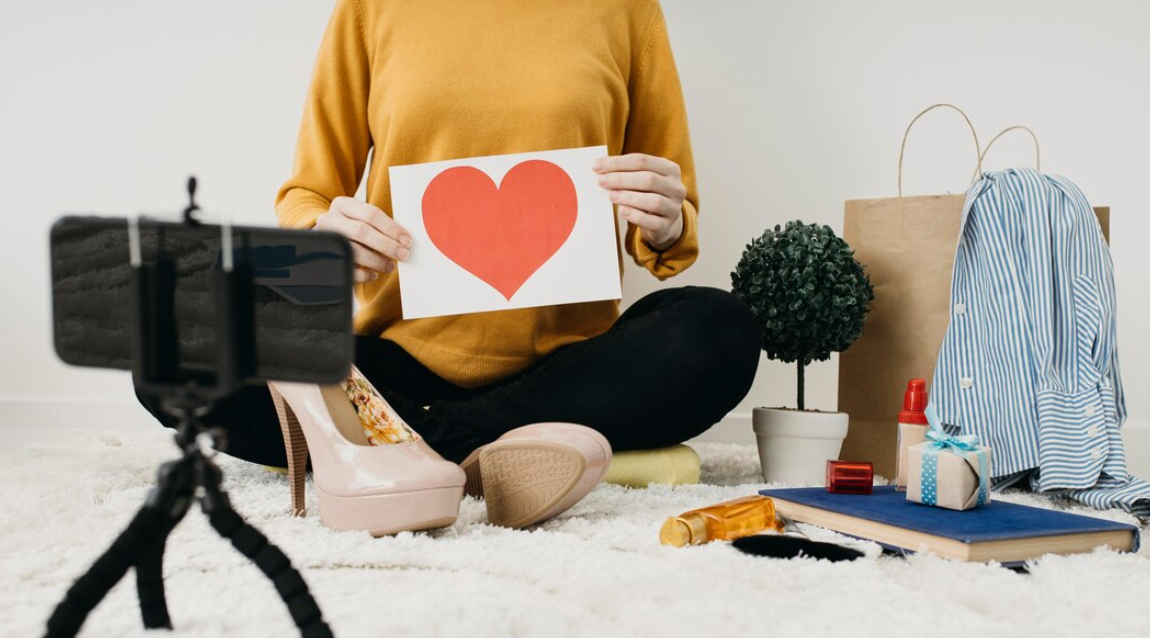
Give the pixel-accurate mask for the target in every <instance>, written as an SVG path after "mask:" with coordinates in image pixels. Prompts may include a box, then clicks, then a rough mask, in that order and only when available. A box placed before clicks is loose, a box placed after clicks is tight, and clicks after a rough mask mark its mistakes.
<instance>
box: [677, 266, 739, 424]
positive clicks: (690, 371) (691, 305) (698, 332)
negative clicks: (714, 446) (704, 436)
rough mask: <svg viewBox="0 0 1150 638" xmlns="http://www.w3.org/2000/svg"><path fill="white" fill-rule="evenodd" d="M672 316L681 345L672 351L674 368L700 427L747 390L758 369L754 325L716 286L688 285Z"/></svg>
mask: <svg viewBox="0 0 1150 638" xmlns="http://www.w3.org/2000/svg"><path fill="white" fill-rule="evenodd" d="M683 295H684V296H683V297H682V298H681V303H680V305H679V307H678V311H679V312H676V319H675V322H674V323H675V328H674V331H675V332H676V334H675V336H674V338H675V339H676V340H678V341H679V342H680V343H682V344H684V347H683V348H675V349H673V350H674V351H676V352H677V353H678V354H677V358H678V361H675V362H668V365H670V366H673V367H670V368H668V369H678V370H680V371H681V372H682V374H681V375H680V376H681V378H682V381H683V382H684V383H685V384H686V386H687V387H684V388H683V389H682V390H683V391H684V393H685V396H691V397H693V399H692V401H691V403H693V404H694V408H695V409H697V410H698V411H699V412H700V414H699V415H698V416H699V417H700V418H701V419H702V420H704V421H709V422H708V423H706V426H710V425H711V424H712V423H714V422H715V421H717V420H718V419H721V418H722V417H723V415H725V414H726V413H727V412H729V411H730V410H731V409H733V408H734V407H735V406H736V405H738V403H739V401H742V400H743V398H744V397H746V395H747V392H749V391H750V389H751V383H752V382H753V381H754V379H755V372H756V371H757V370H758V367H759V350H760V346H759V344H760V337H759V334H760V333H759V327H758V322H757V321H756V320H755V317H754V315H753V314H751V310H750V308H748V307H747V305H746V304H745V303H743V302H742V300H740V299H739V298H738V297H735V296H734V295H732V294H731V293H729V292H726V291H723V290H719V289H717V288H701V287H689V288H686V289H684V290H683Z"/></svg>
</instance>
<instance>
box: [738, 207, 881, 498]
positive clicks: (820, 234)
mask: <svg viewBox="0 0 1150 638" xmlns="http://www.w3.org/2000/svg"><path fill="white" fill-rule="evenodd" d="M731 284H732V292H734V294H735V295H736V296H737V297H739V298H740V299H742V300H743V301H744V302H746V304H747V305H748V306H750V308H751V312H753V313H754V315H755V317H756V318H757V319H758V320H759V326H760V327H761V328H762V346H763V350H764V351H765V352H766V353H767V357H768V358H770V359H777V360H779V361H783V362H785V363H794V364H796V369H797V372H798V409H797V410H792V409H787V408H755V410H754V416H753V425H754V430H755V438H756V439H757V441H758V445H759V461H760V462H761V463H762V466H763V476H764V477H765V478H766V480H767V482H768V483H808V484H821V483H822V482H823V480H824V477H825V467H826V461H827V459H837V458H838V455H839V451H840V450H841V449H842V442H843V439H844V438H846V434H847V415H846V414H844V413H842V412H820V411H810V410H806V401H805V396H804V394H805V388H804V379H803V377H804V374H803V373H804V370H805V369H806V366H807V365H808V364H810V363H811V362H813V361H826V360H827V359H829V358H830V355H831V353H832V352H842V351H843V350H846V349H847V348H848V347H849V346H850V345H851V343H853V342H854V340H855V339H858V337H859V335H861V334H862V328H863V320H864V319H865V318H866V313H867V306H868V305H869V304H870V302H871V300H873V299H874V290H873V288H872V287H871V283H870V278H869V277H867V275H866V273H865V272H864V271H863V266H862V264H860V263H859V262H858V261H857V260H855V258H854V251H853V250H851V248H850V246H848V245H847V243H846V242H845V241H843V240H842V239H840V238H839V237H837V236H836V235H835V233H834V231H833V230H831V228H830V227H829V226H825V225H818V224H804V223H803V222H801V221H791V222H787V224H786V226H784V227H780V226H775V227H774V229H773V230H772V229H767V230H766V232H764V233H763V235H762V236H761V237H759V238H757V239H755V240H754V241H752V242H751V243H750V244H748V245H747V249H746V250H745V251H744V252H743V257H742V259H740V260H739V265H738V266H737V267H736V269H735V272H733V273H731Z"/></svg>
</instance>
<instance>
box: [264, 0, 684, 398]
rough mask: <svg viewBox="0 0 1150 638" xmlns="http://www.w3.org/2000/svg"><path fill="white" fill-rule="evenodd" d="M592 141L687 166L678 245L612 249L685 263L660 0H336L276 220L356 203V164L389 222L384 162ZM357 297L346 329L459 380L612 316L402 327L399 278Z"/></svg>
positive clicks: (678, 267) (679, 135)
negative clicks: (336, 203) (392, 345)
mask: <svg viewBox="0 0 1150 638" xmlns="http://www.w3.org/2000/svg"><path fill="white" fill-rule="evenodd" d="M596 145H606V146H607V148H608V149H609V151H610V153H611V154H612V155H617V154H623V153H647V154H650V155H657V156H661V157H666V158H669V159H671V160H673V161H675V162H677V163H678V164H679V165H680V166H681V167H682V171H683V182H684V183H685V184H686V186H687V189H688V195H687V201H686V202H685V203H684V205H683V218H684V230H683V236H682V238H681V239H679V241H678V242H676V243H675V244H674V245H672V246H671V247H669V248H667V249H666V250H663V251H662V252H658V251H655V250H653V249H652V248H651V247H650V246H649V245H648V244H647V243H646V242H645V241H643V239H642V237H641V236H640V234H639V233H638V232H637V229H636V228H634V227H628V228H627V232H626V235H625V237H624V238H623V240H622V244H623V247H624V248H625V249H626V251H627V253H628V254H630V255H631V256H632V257H633V258H634V259H635V261H636V262H637V263H638V264H640V265H642V266H644V267H646V268H647V269H648V270H649V271H651V272H652V273H654V275H655V276H656V277H659V278H660V279H663V278H666V277H670V276H672V275H674V274H676V273H678V272H680V271H682V270H683V269H685V268H686V267H688V266H689V265H691V263H692V262H694V260H695V256H696V255H697V253H698V241H697V235H696V222H697V216H698V213H697V211H698V194H697V191H696V187H695V173H694V162H693V160H692V157H691V144H690V139H689V137H688V134H687V116H686V111H685V109H684V106H683V96H682V92H681V90H680V87H679V77H678V72H677V71H676V69H675V61H674V59H673V58H672V55H671V47H670V44H669V42H668V39H667V31H666V27H665V25H664V22H663V14H662V10H661V9H660V7H659V4H658V2H657V0H338V1H337V4H336V7H335V11H334V13H333V15H332V18H331V22H330V23H329V24H328V27H327V31H326V33H325V35H324V38H323V43H322V45H321V47H320V51H319V57H318V59H317V61H316V65H315V70H314V74H313V77H312V81H311V86H310V89H309V91H308V96H307V102H306V104H305V106H304V115H303V123H302V125H301V127H300V133H299V141H298V144H297V148H296V156H295V164H294V168H293V172H292V176H291V178H290V179H289V180H288V181H287V183H285V184H284V185H283V188H281V189H280V191H279V194H278V196H277V198H276V213H277V215H278V216H279V221H280V225H282V226H287V227H293V228H310V227H311V226H312V225H313V224H314V223H315V219H316V217H317V216H319V215H320V214H321V213H323V212H325V211H326V210H327V209H328V207H329V205H330V204H331V201H332V200H333V199H334V198H336V197H339V196H341V195H346V196H354V195H355V193H356V190H357V188H358V186H359V184H360V181H361V180H362V178H363V173H364V170H365V168H366V169H367V171H368V175H367V201H368V202H370V203H372V204H374V205H376V206H379V207H380V208H381V209H383V210H384V211H387V212H389V213H390V211H391V187H390V184H389V183H388V170H387V169H388V167H389V166H391V165H401V164H414V163H419V162H432V161H438V160H446V159H455V158H463V157H476V156H483V155H498V154H502V153H520V152H527V151H539V150H549V149H560V148H575V147H583V146H596ZM369 154H370V155H371V166H370V168H368V167H367V160H368V156H369ZM621 259H622V256H621V255H620V272H622V261H621ZM357 295H358V297H359V299H360V302H361V304H362V305H361V309H360V311H359V312H358V313H357V315H356V317H355V331H356V333H358V334H363V335H379V336H380V337H381V338H384V339H390V340H392V341H394V342H396V343H398V344H399V345H400V346H402V347H403V348H404V349H405V350H407V351H408V352H410V353H411V354H412V355H413V356H415V357H416V358H417V359H418V360H419V361H421V362H422V363H423V364H424V365H426V366H427V367H428V368H430V369H431V370H432V371H434V372H435V373H437V374H438V375H440V376H441V377H443V378H445V379H447V380H449V381H451V382H454V383H457V384H460V385H465V386H479V385H483V384H487V383H491V382H494V381H497V380H499V379H501V378H504V377H506V376H508V375H511V374H514V373H516V372H518V371H520V370H523V369H524V368H527V367H528V366H530V365H531V364H532V363H534V362H535V361H537V360H538V359H539V358H540V357H542V356H544V355H546V354H547V353H549V352H551V351H553V350H555V349H556V348H558V347H560V346H563V345H566V344H570V343H573V342H577V341H581V340H584V339H588V338H590V337H594V336H596V335H599V334H601V333H603V332H604V331H606V330H607V329H608V328H609V327H610V326H611V324H612V323H613V322H614V321H615V319H616V318H617V317H618V313H619V308H618V303H617V302H614V301H602V302H593V303H582V304H569V305H562V306H552V307H545V308H528V309H523V310H509V311H504V312H489V313H481V314H474V315H461V316H453V317H442V318H431V319H417V320H410V321H404V320H403V319H402V318H401V317H402V313H401V309H400V298H399V278H398V277H397V276H396V275H394V274H391V275H381V277H380V278H379V279H378V280H376V281H374V282H371V283H368V284H363V285H361V286H360V287H359V288H358V290H357Z"/></svg>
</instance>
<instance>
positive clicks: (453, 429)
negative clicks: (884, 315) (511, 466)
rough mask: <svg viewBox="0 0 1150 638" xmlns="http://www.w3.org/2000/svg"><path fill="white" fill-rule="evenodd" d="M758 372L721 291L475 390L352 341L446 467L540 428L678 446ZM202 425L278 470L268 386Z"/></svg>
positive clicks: (625, 324)
mask: <svg viewBox="0 0 1150 638" xmlns="http://www.w3.org/2000/svg"><path fill="white" fill-rule="evenodd" d="M758 362H759V331H758V325H757V323H756V322H755V319H754V317H753V316H752V315H751V312H750V310H749V309H748V308H747V307H746V305H745V304H743V302H742V301H740V300H739V299H737V298H735V297H734V296H733V295H731V294H729V293H727V292H723V291H721V290H717V289H714V288H696V287H686V288H674V289H667V290H661V291H659V292H655V293H653V294H650V295H647V296H646V297H644V298H642V299H640V300H639V301H638V302H636V303H635V304H634V305H633V306H631V307H630V308H629V309H627V311H626V312H624V313H623V315H622V316H621V317H619V320H618V321H617V322H616V323H615V325H614V326H612V327H611V329H610V330H608V331H607V332H606V333H604V334H602V335H599V336H598V337H595V338H592V339H588V340H586V341H581V342H579V343H574V344H571V345H569V346H565V347H563V348H560V349H558V350H556V351H555V352H554V353H552V354H551V355H549V356H547V357H546V358H545V359H543V360H542V361H540V362H539V363H538V364H536V365H535V366H533V367H531V368H530V369H528V370H526V371H524V372H521V373H519V374H516V375H514V376H512V377H510V378H508V379H505V380H503V381H500V382H498V383H495V384H492V385H489V386H485V387H481V388H463V387H460V386H457V385H454V384H452V383H449V382H447V381H445V380H444V379H442V378H441V377H439V376H437V375H436V374H434V373H433V372H431V371H430V370H428V369H427V368H425V367H424V366H423V365H422V364H420V363H419V362H418V361H416V360H415V358H414V357H412V356H411V355H410V354H408V353H407V352H406V351H405V350H403V349H402V348H400V347H399V346H398V345H396V344H395V343H393V342H391V341H386V340H383V339H380V338H378V337H359V338H358V339H357V341H356V366H358V367H359V369H360V370H361V371H362V372H363V374H364V376H366V377H367V378H368V379H369V380H370V381H371V383H372V384H373V385H374V386H375V387H376V388H377V389H378V390H379V391H380V393H381V394H383V396H384V397H385V398H386V399H387V400H388V402H389V403H391V405H392V406H393V407H394V408H395V409H396V411H397V412H399V414H400V416H402V417H403V418H404V419H405V420H406V421H407V422H408V423H409V424H410V425H411V426H412V428H414V429H415V431H416V432H418V433H419V434H420V435H422V436H423V438H424V439H425V440H426V441H427V443H428V444H429V445H431V447H432V448H434V449H435V450H436V451H437V452H439V453H440V454H442V455H443V456H444V457H445V458H447V459H450V460H452V461H455V462H459V461H462V460H463V459H464V457H466V456H467V455H468V454H469V453H470V452H471V451H472V450H474V449H475V448H477V447H479V446H481V445H484V444H486V443H490V442H491V441H494V440H495V439H497V438H499V436H500V435H501V434H503V433H504V432H507V431H508V430H511V429H514V428H517V427H519V426H522V425H526V424H529V423H537V422H541V421H561V422H568V423H579V424H582V425H587V426H590V427H593V428H595V429H596V430H598V431H599V432H602V433H603V435H604V436H606V437H607V440H608V441H610V442H611V446H612V447H613V448H614V449H615V450H617V451H622V450H639V449H650V448H658V447H664V446H667V445H672V444H675V443H680V442H682V441H685V440H687V439H689V438H691V437H694V436H696V435H698V434H700V433H701V432H703V431H704V430H706V429H707V428H709V427H710V426H712V425H714V424H715V423H716V422H718V421H719V419H721V418H722V417H723V416H724V415H725V414H726V413H727V412H728V411H730V410H731V409H732V408H734V407H735V405H736V404H737V403H738V402H739V401H741V400H742V399H743V397H744V396H746V394H747V391H748V390H749V389H750V387H751V381H753V380H754V376H755V370H756V369H757V367H758ZM140 401H141V402H142V403H143V404H144V406H145V407H146V408H148V410H149V411H151V412H152V414H153V415H155V416H156V417H157V418H158V419H159V420H160V421H161V422H162V423H163V424H164V425H165V426H168V427H172V426H173V425H174V422H173V421H172V420H171V419H170V418H169V417H167V416H166V415H164V414H163V413H160V412H158V410H157V402H156V401H155V400H154V399H152V398H150V397H146V396H142V395H141V396H140ZM424 406H428V409H424ZM204 421H205V423H207V424H209V425H221V426H224V427H225V428H226V430H227V432H228V447H227V452H228V454H230V455H232V456H236V457H239V458H241V459H245V460H248V461H252V462H254V463H262V464H264V465H274V466H279V467H282V466H284V465H286V460H285V455H284V446H283V440H282V438H281V435H280V430H279V425H278V422H277V421H276V414H275V409H274V408H273V407H272V402H271V397H270V396H269V394H268V390H267V388H266V387H265V386H250V387H246V388H244V389H243V390H241V391H240V392H238V393H237V394H235V395H233V396H231V397H229V398H228V399H225V400H224V401H222V402H220V403H219V404H217V406H216V407H215V409H214V410H213V411H212V412H211V413H210V414H208V415H207V416H206V417H205V419H204Z"/></svg>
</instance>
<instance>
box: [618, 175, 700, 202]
mask: <svg viewBox="0 0 1150 638" xmlns="http://www.w3.org/2000/svg"><path fill="white" fill-rule="evenodd" d="M599 185H600V186H602V187H604V188H609V189H612V190H629V191H639V192H644V193H660V194H662V195H666V196H667V197H677V198H679V199H682V198H683V197H686V195H687V188H686V187H685V186H683V183H682V182H681V181H679V180H678V179H672V178H670V177H667V176H665V175H660V174H659V173H655V172H652V171H632V172H626V173H621V172H614V173H604V174H602V175H600V176H599Z"/></svg>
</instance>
